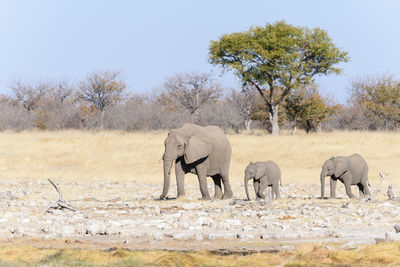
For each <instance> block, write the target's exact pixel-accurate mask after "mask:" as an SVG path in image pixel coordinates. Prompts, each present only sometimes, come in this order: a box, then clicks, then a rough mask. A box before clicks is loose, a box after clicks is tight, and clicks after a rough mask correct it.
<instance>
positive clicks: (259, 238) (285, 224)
mask: <svg viewBox="0 0 400 267" xmlns="http://www.w3.org/2000/svg"><path fill="white" fill-rule="evenodd" d="M58 185H59V187H60V188H61V190H62V192H63V195H64V199H65V201H66V202H67V203H68V204H69V205H70V206H71V207H73V208H74V209H76V210H77V211H76V212H73V211H70V210H68V209H64V210H57V209H49V210H48V207H49V206H51V205H52V203H54V202H55V201H56V200H57V199H58V195H57V193H56V191H55V190H54V188H53V187H52V186H51V185H50V183H49V182H48V181H47V180H35V181H26V182H6V181H3V182H1V183H0V188H1V191H2V192H1V193H0V240H1V241H2V242H3V243H9V242H18V243H24V240H25V242H26V243H29V242H33V241H35V242H38V244H40V243H41V245H44V246H50V247H51V244H52V242H54V244H56V243H57V240H60V239H61V240H71V242H72V244H70V245H69V246H72V247H74V246H76V247H82V246H81V245H79V244H83V243H84V244H86V247H91V243H93V244H92V246H95V245H94V244H99V243H100V244H103V247H107V246H109V247H111V246H119V247H126V248H130V249H177V250H200V249H210V250H221V249H228V250H255V251H264V250H271V249H278V250H290V249H293V246H295V245H297V244H299V243H304V242H322V243H332V242H334V243H340V244H341V246H342V247H343V248H354V247H357V246H359V245H361V244H375V243H376V242H380V241H384V240H385V238H386V237H385V234H386V233H387V234H388V236H389V238H390V239H392V240H400V233H399V234H397V233H396V232H395V229H394V225H395V224H396V223H399V222H400V219H399V218H400V217H399V215H400V201H397V200H388V198H387V196H385V192H384V190H381V189H380V188H372V189H371V191H372V195H373V198H372V199H371V200H370V201H368V200H367V199H363V198H361V199H351V200H350V199H348V198H347V196H346V195H345V192H344V189H343V186H338V196H339V199H319V198H318V196H319V186H318V185H295V184H286V185H284V186H283V187H282V189H281V191H282V199H281V200H277V201H275V200H274V201H272V202H271V201H246V200H244V198H243V197H242V196H241V194H240V196H239V197H238V196H235V197H234V198H233V199H231V200H218V201H201V200H198V199H199V198H200V193H199V190H198V188H197V186H195V185H187V186H186V188H187V195H188V196H187V197H186V198H182V199H178V200H176V199H170V200H164V201H159V200H157V198H158V196H159V193H160V192H161V190H162V187H161V185H160V184H158V185H151V184H148V185H146V184H137V183H133V182H128V183H115V182H110V181H104V182H90V183H78V182H68V181H58ZM383 187H384V185H383V186H382V188H383ZM233 189H234V192H243V191H244V190H243V186H242V185H241V184H240V183H234V184H233ZM355 189H356V188H353V190H354V191H356V190H355ZM171 191H172V192H171V193H170V195H175V192H174V191H175V186H174V185H172V188H171ZM210 191H212V187H211V183H210ZM30 240H31V241H30ZM46 244H47V245H46ZM74 244H75V245H74Z"/></svg>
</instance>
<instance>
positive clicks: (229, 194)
mask: <svg viewBox="0 0 400 267" xmlns="http://www.w3.org/2000/svg"><path fill="white" fill-rule="evenodd" d="M232 197H233V193H232V192H225V194H224V196H223V197H222V199H230V198H232Z"/></svg>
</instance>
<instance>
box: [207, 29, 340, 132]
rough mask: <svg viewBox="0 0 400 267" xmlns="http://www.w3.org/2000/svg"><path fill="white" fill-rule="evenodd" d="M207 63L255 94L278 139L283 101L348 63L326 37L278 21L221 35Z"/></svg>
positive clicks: (310, 30)
mask: <svg viewBox="0 0 400 267" xmlns="http://www.w3.org/2000/svg"><path fill="white" fill-rule="evenodd" d="M209 58H210V63H211V64H214V65H220V66H222V67H223V69H224V70H232V71H233V72H234V73H235V74H236V75H237V77H239V79H241V81H242V82H243V83H244V84H246V85H250V86H252V87H253V88H254V89H255V90H257V91H258V92H259V94H260V95H261V97H262V98H263V100H264V102H265V104H266V105H265V106H266V112H268V114H269V120H270V124H271V126H272V127H271V132H272V134H273V135H278V134H279V124H278V121H279V117H278V112H279V105H281V104H282V103H283V101H284V100H285V98H286V96H287V95H288V94H289V93H290V92H291V91H292V90H295V89H297V88H299V87H300V86H302V85H306V84H308V83H309V82H311V81H312V80H313V78H314V77H315V76H316V75H328V74H330V73H335V74H339V73H340V72H341V69H340V68H338V67H335V66H336V65H337V64H339V63H340V62H346V61H348V56H347V53H346V52H344V51H341V50H340V49H339V48H337V47H336V46H335V44H334V43H333V42H332V40H331V39H330V37H329V36H328V34H327V33H326V32H325V31H324V30H322V29H320V28H314V29H309V28H306V27H298V26H293V25H290V24H287V23H285V22H283V21H280V22H276V23H274V24H266V25H265V26H264V27H256V26H253V27H250V29H249V30H248V31H244V32H236V33H231V34H224V35H223V36H221V37H220V38H219V39H218V40H216V41H211V44H210V47H209Z"/></svg>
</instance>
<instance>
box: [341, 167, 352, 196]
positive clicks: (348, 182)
mask: <svg viewBox="0 0 400 267" xmlns="http://www.w3.org/2000/svg"><path fill="white" fill-rule="evenodd" d="M342 178H343V183H344V188H345V189H346V194H347V195H348V196H349V198H355V196H354V195H353V193H351V181H352V176H351V175H350V174H349V173H348V172H346V173H344V174H343V175H342Z"/></svg>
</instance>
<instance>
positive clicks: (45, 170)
mask: <svg viewBox="0 0 400 267" xmlns="http://www.w3.org/2000/svg"><path fill="white" fill-rule="evenodd" d="M166 136H167V132H165V131H164V132H134V133H126V132H118V131H101V132H90V131H75V130H66V131H55V132H50V131H25V132H19V133H14V132H2V133H0V179H2V180H27V179H46V178H54V179H58V180H60V179H61V180H72V181H85V182H90V181H99V180H109V181H113V182H129V181H135V182H137V183H153V184H154V183H162V180H163V176H162V163H161V157H162V154H163V149H164V147H163V142H164V139H165V137H166ZM228 138H229V140H230V141H231V144H232V161H231V170H230V178H231V181H232V182H242V180H243V175H244V169H245V168H246V166H247V165H248V163H249V162H250V161H265V160H274V161H275V162H277V163H278V165H279V166H280V168H281V170H282V181H283V184H285V183H289V182H291V183H308V184H309V183H319V173H320V169H321V166H322V164H323V162H324V161H325V160H326V159H328V158H330V157H331V156H338V155H350V154H352V153H360V154H361V155H363V156H364V158H365V159H366V161H367V163H368V165H369V179H370V182H371V184H373V183H379V177H378V173H379V171H384V172H386V173H389V174H390V175H389V178H390V179H391V180H392V182H393V183H395V184H396V183H397V180H398V179H397V177H400V164H399V161H400V133H397V132H330V133H321V134H309V135H306V134H305V133H300V134H299V135H296V136H292V135H290V134H289V133H286V134H285V133H284V134H282V135H280V136H271V135H268V134H266V133H265V132H255V133H243V134H228ZM196 180H197V179H195V177H190V178H188V179H186V182H187V183H194V182H196Z"/></svg>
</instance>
